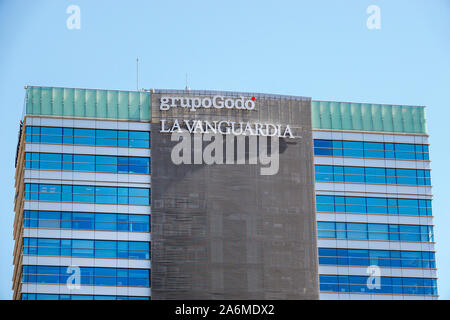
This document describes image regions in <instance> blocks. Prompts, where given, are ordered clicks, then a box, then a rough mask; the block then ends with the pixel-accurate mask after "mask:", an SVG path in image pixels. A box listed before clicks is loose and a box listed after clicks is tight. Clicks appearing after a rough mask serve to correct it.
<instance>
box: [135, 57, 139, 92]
mask: <svg viewBox="0 0 450 320" xmlns="http://www.w3.org/2000/svg"><path fill="white" fill-rule="evenodd" d="M136 90H137V91H139V58H136Z"/></svg>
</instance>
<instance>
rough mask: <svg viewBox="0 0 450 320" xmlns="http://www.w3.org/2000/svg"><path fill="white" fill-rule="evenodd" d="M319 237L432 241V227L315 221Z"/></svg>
mask: <svg viewBox="0 0 450 320" xmlns="http://www.w3.org/2000/svg"><path fill="white" fill-rule="evenodd" d="M317 230H318V231H317V233H318V237H319V238H331V239H349V240H390V241H420V242H433V241H434V240H433V227H432V226H420V225H409V224H381V223H357V222H328V221H326V222H325V221H319V222H317Z"/></svg>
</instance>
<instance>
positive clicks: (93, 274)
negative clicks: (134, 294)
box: [23, 265, 150, 287]
mask: <svg viewBox="0 0 450 320" xmlns="http://www.w3.org/2000/svg"><path fill="white" fill-rule="evenodd" d="M80 274H81V282H80V284H81V285H103V286H127V287H149V286H150V270H146V269H126V268H99V267H80ZM70 276H71V271H70V269H68V267H65V266H36V265H27V266H23V282H24V283H46V284H67V283H68V279H69V277H70Z"/></svg>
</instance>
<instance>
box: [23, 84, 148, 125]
mask: <svg viewBox="0 0 450 320" xmlns="http://www.w3.org/2000/svg"><path fill="white" fill-rule="evenodd" d="M26 114H29V115H46V116H63V117H81V118H103V119H123V120H135V121H149V120H150V93H148V92H137V91H116V90H97V89H73V88H48V87H27V92H26Z"/></svg>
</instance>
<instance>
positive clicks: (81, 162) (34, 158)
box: [25, 152, 150, 174]
mask: <svg viewBox="0 0 450 320" xmlns="http://www.w3.org/2000/svg"><path fill="white" fill-rule="evenodd" d="M25 168H27V169H45V170H70V171H72V170H73V171H95V172H108V173H139V174H150V158H143V157H119V156H95V155H86V154H59V153H37V152H26V153H25Z"/></svg>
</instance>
